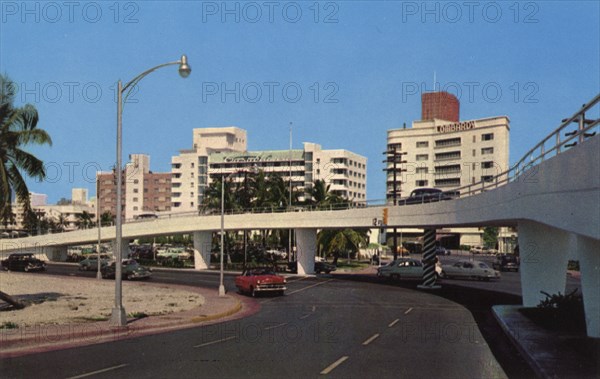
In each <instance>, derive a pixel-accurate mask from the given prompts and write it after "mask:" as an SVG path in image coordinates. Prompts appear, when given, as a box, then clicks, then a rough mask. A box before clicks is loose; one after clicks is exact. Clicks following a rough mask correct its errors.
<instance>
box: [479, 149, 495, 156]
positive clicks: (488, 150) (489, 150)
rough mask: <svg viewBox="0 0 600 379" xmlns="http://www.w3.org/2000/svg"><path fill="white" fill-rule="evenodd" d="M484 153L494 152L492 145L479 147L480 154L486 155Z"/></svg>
mask: <svg viewBox="0 0 600 379" xmlns="http://www.w3.org/2000/svg"><path fill="white" fill-rule="evenodd" d="M486 154H494V148H493V147H483V148H481V155H486Z"/></svg>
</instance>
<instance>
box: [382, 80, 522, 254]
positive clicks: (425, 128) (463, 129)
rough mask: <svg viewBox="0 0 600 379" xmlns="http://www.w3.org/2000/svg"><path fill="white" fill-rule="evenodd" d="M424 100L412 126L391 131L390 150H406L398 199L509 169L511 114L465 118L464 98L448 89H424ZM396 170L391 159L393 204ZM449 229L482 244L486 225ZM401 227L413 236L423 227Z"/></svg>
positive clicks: (465, 241) (450, 233)
mask: <svg viewBox="0 0 600 379" xmlns="http://www.w3.org/2000/svg"><path fill="white" fill-rule="evenodd" d="M421 105H422V110H421V118H422V119H421V120H416V121H413V123H412V127H410V128H406V127H403V128H399V129H392V130H388V132H387V149H388V151H396V152H399V153H402V155H401V157H402V158H401V160H402V161H405V162H406V163H402V164H398V165H397V168H396V169H397V171H396V195H397V198H398V199H400V198H403V197H407V196H409V195H410V193H411V192H412V191H413V190H414V189H416V188H421V187H430V188H438V189H441V190H444V191H448V190H454V189H457V188H460V187H463V186H466V185H468V184H472V183H476V182H480V181H492V180H493V178H494V177H495V176H496V175H498V174H500V173H502V172H504V171H506V170H508V168H509V133H510V120H509V119H508V117H507V116H494V117H486V118H480V119H472V120H460V119H459V115H460V103H459V101H458V99H457V98H456V97H455V96H454V95H452V94H449V93H446V92H431V93H424V94H423V95H422V97H421ZM400 170H406V171H400ZM393 176H394V175H393V170H392V164H388V174H387V177H386V188H387V192H386V193H387V199H388V203H390V204H391V203H392V201H393V200H392V199H393V192H394V179H393ZM462 195H464V193H463V194H462ZM445 232H446V234H447V236H449V237H450V236H455V237H456V240H457V241H458V240H459V241H460V242H459V243H460V244H463V245H481V244H482V241H481V235H482V233H483V231H482V229H479V228H452V229H450V230H446V231H445ZM399 233H404V236H408V237H409V238H410V237H411V236H412V237H415V236H418V235H419V233H420V231H418V230H403V231H399ZM457 243H458V242H457Z"/></svg>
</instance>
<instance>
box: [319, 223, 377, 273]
mask: <svg viewBox="0 0 600 379" xmlns="http://www.w3.org/2000/svg"><path fill="white" fill-rule="evenodd" d="M317 241H318V245H319V246H320V247H321V251H322V252H323V253H324V254H325V255H328V254H332V255H333V264H334V265H337V261H338V258H339V256H340V255H341V254H342V253H345V252H350V253H356V252H358V251H359V250H360V248H361V247H363V246H366V244H367V243H368V241H369V238H368V231H367V230H366V229H364V230H363V229H324V230H321V231H320V232H319V234H318V235H317Z"/></svg>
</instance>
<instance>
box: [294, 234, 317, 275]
mask: <svg viewBox="0 0 600 379" xmlns="http://www.w3.org/2000/svg"><path fill="white" fill-rule="evenodd" d="M296 246H297V248H298V252H297V255H296V256H297V260H298V275H306V274H314V272H315V253H316V251H317V230H316V229H296Z"/></svg>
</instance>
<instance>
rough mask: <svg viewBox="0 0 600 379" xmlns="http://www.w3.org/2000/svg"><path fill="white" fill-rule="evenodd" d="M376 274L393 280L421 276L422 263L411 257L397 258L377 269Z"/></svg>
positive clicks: (418, 277)
mask: <svg viewBox="0 0 600 379" xmlns="http://www.w3.org/2000/svg"><path fill="white" fill-rule="evenodd" d="M377 276H378V277H380V278H390V279H394V280H399V279H404V278H409V279H420V278H422V277H423V264H422V263H421V262H420V261H418V260H416V259H413V258H399V259H396V260H394V261H391V262H390V263H388V264H387V265H385V266H381V267H379V268H378V269H377Z"/></svg>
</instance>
